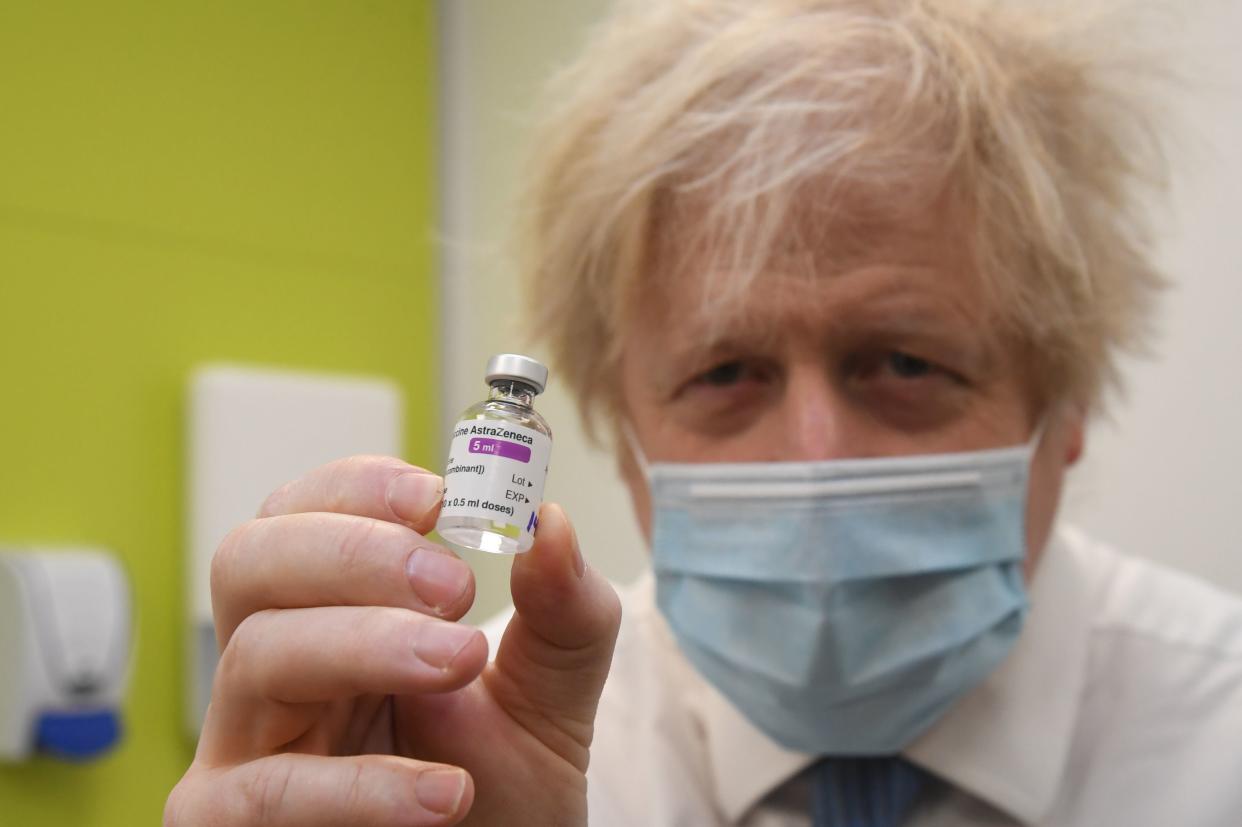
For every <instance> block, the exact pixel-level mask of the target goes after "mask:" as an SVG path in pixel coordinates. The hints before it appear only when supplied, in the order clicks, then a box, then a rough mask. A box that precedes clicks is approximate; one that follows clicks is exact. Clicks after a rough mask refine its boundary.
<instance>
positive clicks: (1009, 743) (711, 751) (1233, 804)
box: [493, 529, 1242, 827]
mask: <svg viewBox="0 0 1242 827" xmlns="http://www.w3.org/2000/svg"><path fill="white" fill-rule="evenodd" d="M1030 598H1031V610H1030V612H1029V614H1028V616H1027V621H1026V626H1025V628H1024V630H1023V632H1022V636H1021V637H1020V639H1019V640H1018V642H1017V644H1016V645H1015V647H1014V650H1013V652H1012V653H1011V654H1010V656H1009V657H1008V659H1006V661H1005V662H1004V663H1003V664H1002V665H1001V666H1000V667H999V668H998V669H997V670H996V671H995V672H994V673H993V674H992V675H990V676H989V677H988V678H987V679H986V680H985V681H984V682H983V683H982V684H980V685H979V686H978V687H976V688H975V689H974V690H972V691H971V692H970V693H969V694H968V695H966V696H965V697H964V698H963V699H962V700H961V701H959V702H958V703H957V704H956V705H955V706H954V707H952V708H951V709H950V710H949V712H948V713H947V714H946V715H945V716H944V717H943V718H942V719H941V720H940V721H939V722H937V723H936V725H935V726H933V727H932V729H931V730H930V731H929V732H928V733H926V734H925V735H924V736H923V737H921V738H920V739H919V740H918V741H916V742H915V743H914V744H912V745H911V746H910V748H909V749H907V750H906V752H905V755H906V757H907V758H908V759H909V760H911V761H912V762H914V763H916V764H918V765H920V766H922V767H924V768H925V769H927V770H929V771H930V772H932V773H933V774H935V775H936V776H938V777H940V778H941V779H944V780H945V781H946V782H948V784H949V785H951V788H950V790H949V791H948V792H947V793H945V794H941V795H938V796H933V797H929V799H928V800H927V802H926V803H925V805H924V806H922V807H921V808H920V809H919V810H917V811H916V812H915V813H913V814H912V816H911V818H909V819H908V821H907V824H908V825H909V827H942V826H943V827H948V825H954V827H971V825H988V827H1000V826H1001V825H1038V826H1039V827H1113V825H1125V827H1173V826H1174V825H1175V826H1176V827H1200V826H1202V827H1226V826H1227V825H1242V601H1239V600H1238V599H1237V598H1235V597H1232V596H1230V595H1228V594H1226V593H1225V592H1223V591H1219V590H1217V589H1214V588H1213V587H1211V586H1209V585H1207V584H1204V583H1201V582H1199V581H1196V580H1194V579H1193V578H1190V577H1187V576H1185V575H1182V574H1179V573H1177V572H1174V571H1171V570H1168V569H1163V568H1160V567H1158V566H1156V565H1153V564H1151V563H1147V562H1143V561H1140V560H1136V559H1132V558H1128V557H1125V556H1123V555H1120V554H1118V553H1117V552H1115V551H1113V550H1111V549H1109V548H1106V547H1104V546H1100V545H1097V544H1093V543H1091V542H1089V541H1087V540H1086V539H1085V538H1084V537H1082V536H1081V535H1080V534H1077V533H1076V532H1073V531H1072V530H1069V529H1062V530H1060V531H1058V532H1057V534H1056V536H1055V538H1054V540H1053V541H1052V542H1051V543H1049V545H1048V548H1047V549H1046V550H1045V552H1044V556H1043V558H1042V560H1041V561H1040V564H1039V566H1038V568H1037V572H1036V576H1035V579H1034V582H1033V583H1032V585H1031V594H1030ZM622 601H623V606H624V614H623V619H622V623H621V633H620V636H619V638H618V641H617V649H616V654H615V656H614V659H613V664H612V671H611V673H610V674H609V678H608V682H607V684H606V686H605V688H604V692H603V696H602V697H601V699H600V706H599V713H598V715H597V717H596V721H595V741H594V744H593V746H592V749H591V764H590V769H589V770H588V773H587V778H588V783H589V786H588V790H589V792H588V798H589V802H588V803H589V811H590V824H591V827H638V826H639V825H641V827H664V826H665V825H670V826H671V825H687V827H711V826H712V825H737V827H778V826H779V827H795V825H796V826H797V827H803V826H804V825H808V824H809V823H810V820H809V817H808V815H806V813H807V809H808V806H809V805H808V801H809V798H808V796H809V791H808V790H807V789H806V788H805V785H802V786H799V783H798V782H797V781H794V782H793V783H792V784H787V783H786V782H790V780H791V779H794V778H795V777H796V776H798V774H799V773H800V772H801V771H802V770H804V769H805V768H806V767H808V766H809V765H810V764H811V763H813V762H814V761H815V757H814V756H809V755H803V754H798V753H793V752H790V751H788V750H786V749H783V748H782V747H780V746H779V745H777V744H776V743H775V742H773V741H772V740H771V739H769V738H768V737H767V736H766V735H764V734H763V733H761V732H759V731H758V730H757V729H755V728H754V727H753V726H752V725H751V724H750V723H749V722H748V721H747V720H746V719H745V718H744V717H742V715H741V713H739V712H738V711H737V710H736V709H734V708H733V707H732V705H731V704H729V702H728V701H726V700H725V699H724V698H723V697H722V696H721V695H720V694H719V693H718V692H717V691H716V690H715V689H714V688H713V687H712V686H710V685H709V684H708V683H707V682H706V681H704V680H703V679H702V678H701V677H700V676H699V675H698V674H697V672H695V670H694V668H693V667H692V666H691V665H690V664H689V663H688V662H687V661H686V659H685V658H684V657H683V656H682V655H681V653H680V652H679V650H678V648H677V646H676V643H675V642H674V640H673V637H672V635H671V632H670V631H669V629H668V627H667V626H666V625H665V623H664V621H663V618H662V617H661V615H660V614H659V611H658V610H657V609H656V606H655V601H654V586H653V580H652V578H651V575H650V574H649V573H648V574H647V575H645V576H644V577H643V578H641V579H640V580H639V582H638V583H637V584H635V585H634V586H633V587H630V588H628V589H626V590H624V591H623V592H622ZM493 651H494V650H493Z"/></svg>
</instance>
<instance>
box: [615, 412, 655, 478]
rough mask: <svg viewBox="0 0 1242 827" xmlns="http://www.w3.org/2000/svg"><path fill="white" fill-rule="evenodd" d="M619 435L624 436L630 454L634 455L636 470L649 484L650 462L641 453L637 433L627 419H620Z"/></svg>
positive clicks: (641, 449) (641, 448)
mask: <svg viewBox="0 0 1242 827" xmlns="http://www.w3.org/2000/svg"><path fill="white" fill-rule="evenodd" d="M621 435H622V437H624V438H625V442H626V444H627V445H629V447H630V454H631V455H632V456H633V457H634V462H635V464H636V465H638V470H639V471H640V472H641V473H642V475H643V479H645V480H647V484H648V485H650V484H651V464H650V463H648V462H647V455H646V454H644V453H643V446H641V445H639V444H638V435H637V434H635V433H634V426H633V425H631V424H630V421H629V420H628V419H623V420H621Z"/></svg>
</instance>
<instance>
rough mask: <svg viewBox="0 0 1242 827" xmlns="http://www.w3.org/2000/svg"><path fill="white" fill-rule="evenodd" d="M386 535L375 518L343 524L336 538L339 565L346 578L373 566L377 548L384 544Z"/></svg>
mask: <svg viewBox="0 0 1242 827" xmlns="http://www.w3.org/2000/svg"><path fill="white" fill-rule="evenodd" d="M384 540H385V537H384V536H383V532H382V531H381V529H380V524H379V523H378V522H376V521H375V520H369V519H365V518H357V519H353V520H349V521H347V522H346V523H345V524H344V525H343V526H341V529H340V531H339V532H338V534H337V538H336V543H335V546H336V553H337V565H338V568H339V572H340V575H341V576H342V577H343V578H345V579H347V580H348V579H350V578H352V577H353V576H355V575H357V574H359V573H361V572H365V571H366V570H367V569H369V568H373V567H374V566H373V562H372V561H373V560H374V559H375V556H376V550H377V549H378V548H380V547H382V546H383V545H384Z"/></svg>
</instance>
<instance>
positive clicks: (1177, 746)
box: [166, 0, 1242, 827]
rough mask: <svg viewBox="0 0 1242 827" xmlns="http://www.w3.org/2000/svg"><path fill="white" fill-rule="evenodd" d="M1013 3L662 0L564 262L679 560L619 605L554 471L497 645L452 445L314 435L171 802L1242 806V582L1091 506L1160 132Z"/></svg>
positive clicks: (777, 809)
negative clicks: (1095, 447) (1089, 444)
mask: <svg viewBox="0 0 1242 827" xmlns="http://www.w3.org/2000/svg"><path fill="white" fill-rule="evenodd" d="M1015 5H1016V4H994V5H987V6H984V5H979V4H975V3H969V2H964V1H962V2H959V1H957V0H940V2H931V0H926V1H925V2H917V0H774V1H773V2H765V3H755V2H753V0H750V1H749V2H743V1H742V0H718V2H702V0H669V1H668V2H661V3H656V2H650V3H644V4H638V5H634V6H633V7H632V8H625V9H622V10H620V11H619V12H618V13H617V14H616V15H615V16H614V18H613V19H611V20H610V21H609V23H608V25H607V26H605V28H604V29H602V30H601V32H600V33H599V35H598V37H597V38H596V40H595V41H594V42H593V43H592V44H591V45H590V47H589V48H588V49H587V50H586V52H585V55H584V57H583V59H582V60H581V61H580V62H579V63H578V64H576V65H575V66H573V67H570V69H569V70H567V72H566V73H565V74H564V75H563V77H562V78H561V80H560V82H559V85H558V86H557V87H555V89H554V91H553V94H552V99H553V100H554V101H556V106H555V108H554V110H553V111H552V112H551V113H550V115H549V117H548V118H547V120H546V123H545V130H544V132H543V133H542V136H541V139H540V140H539V141H538V145H539V146H540V157H539V158H538V159H537V163H536V164H534V165H533V167H532V182H533V183H532V188H531V192H530V197H529V202H528V205H527V206H528V209H527V210H526V215H527V217H528V218H529V219H530V225H529V227H528V228H527V231H526V233H525V238H526V240H527V242H528V253H529V256H528V259H527V261H526V264H525V267H526V269H527V272H528V275H529V277H530V278H531V279H532V280H533V284H534V286H535V289H534V290H533V291H532V292H533V293H534V294H537V295H538V296H539V297H540V301H541V315H540V318H539V319H538V325H539V328H540V332H541V334H542V335H543V336H544V337H545V338H546V339H547V341H548V342H549V344H550V345H551V348H552V350H553V352H554V354H555V355H556V357H557V366H558V368H559V369H560V371H561V376H562V381H566V382H568V384H569V385H570V386H571V387H572V388H573V389H574V391H575V392H576V393H577V395H578V398H579V400H580V402H581V405H582V409H583V413H584V415H585V416H586V418H587V420H588V422H589V423H593V424H594V425H596V426H597V427H598V426H601V425H602V426H603V427H604V428H605V429H606V430H607V432H608V433H609V434H610V435H613V436H615V437H616V440H615V444H616V445H617V446H618V459H619V462H620V463H621V466H622V469H623V472H624V473H625V475H626V478H627V480H628V482H629V485H630V488H631V491H632V494H633V498H634V502H635V509H636V513H637V515H638V519H639V520H640V522H641V524H642V526H643V528H644V530H645V531H646V533H647V536H648V538H649V540H650V542H651V546H652V564H653V572H654V575H653V576H650V577H647V578H644V579H643V580H642V581H640V583H639V584H638V585H637V586H636V587H635V588H634V589H632V590H630V591H628V592H627V593H626V594H625V595H624V598H623V603H624V606H625V611H624V617H625V620H624V622H621V621H620V613H619V611H618V609H619V603H618V600H617V596H616V595H615V593H614V592H613V590H612V589H611V588H610V587H609V585H608V584H607V583H605V582H604V581H603V580H602V579H601V578H600V577H599V576H598V575H597V574H596V573H595V572H593V571H592V570H591V569H590V568H589V567H586V566H585V565H584V563H583V560H582V556H581V553H580V551H579V550H578V548H577V544H576V541H575V539H574V536H573V532H572V529H571V528H570V526H569V523H568V521H567V520H566V519H565V517H564V514H563V513H561V511H560V509H559V508H557V507H556V506H547V507H545V508H544V510H543V512H542V513H541V523H540V529H539V532H538V536H537V542H536V546H535V548H534V549H533V550H532V552H531V553H529V554H527V555H522V556H520V557H519V558H518V559H517V560H516V561H515V563H514V568H513V580H512V591H513V598H514V605H515V612H514V614H513V615H512V617H511V618H508V619H505V620H503V621H501V623H500V626H499V627H498V629H499V628H501V627H503V636H500V635H499V634H497V635H494V636H493V644H494V651H495V658H494V661H493V662H492V663H490V664H488V663H487V651H488V647H487V645H485V641H484V638H483V636H482V635H481V634H480V633H479V632H477V631H475V630H472V629H468V628H465V627H462V626H460V625H458V624H455V623H454V622H453V621H454V620H455V619H457V618H459V617H460V616H461V615H462V614H463V613H464V612H465V610H466V608H467V607H468V606H469V603H470V600H471V598H472V594H473V588H472V580H471V578H470V574H469V571H468V569H467V568H466V567H465V566H464V565H463V564H462V563H461V562H460V561H458V560H456V559H455V558H454V557H452V556H451V555H449V554H448V553H447V552H445V551H444V550H442V549H440V548H438V547H436V546H435V545H434V544H433V543H431V542H430V541H428V540H426V539H424V537H423V533H425V532H426V531H428V530H429V529H430V527H431V526H432V525H433V524H434V521H435V514H436V511H437V509H438V502H439V493H440V491H441V482H440V480H439V478H438V477H436V476H434V475H433V474H430V473H427V472H423V471H420V470H419V469H414V468H411V467H410V466H407V465H405V464H403V463H400V462H399V461H396V460H391V459H383V458H365V457H364V458H354V459H350V460H345V461H342V462H339V463H335V464H333V465H330V466H327V467H325V468H322V469H319V470H317V471H315V472H312V473H311V474H309V475H308V476H307V477H305V478H303V479H301V480H298V481H295V482H293V483H291V484H289V485H288V486H286V487H285V488H283V489H281V490H280V491H278V492H276V493H275V494H273V495H272V497H270V498H269V499H268V501H267V502H266V503H265V504H264V506H263V508H262V510H261V512H260V516H259V518H258V519H256V520H254V521H252V522H250V523H247V524H246V525H244V526H241V527H239V528H238V529H237V530H236V531H235V532H233V533H232V534H231V535H230V537H229V538H228V539H226V540H225V542H224V543H223V544H222V546H221V548H220V550H219V551H218V553H217V557H216V561H215V564H214V567H213V599H214V601H215V609H216V620H217V629H218V633H219V636H220V644H221V647H222V650H223V654H222V659H221V663H220V669H219V673H218V675H217V681H216V687H215V692H214V696H213V702H212V707H211V709H210V711H209V714H208V718H207V722H206V724H205V726H204V730H203V736H202V739H201V741H200V745H199V751H198V754H197V756H196V759H195V762H194V765H193V766H192V767H191V768H190V770H189V771H188V772H187V774H186V776H185V778H184V779H183V780H182V782H181V783H180V784H179V785H178V787H177V789H176V790H174V793H173V795H172V796H170V799H169V804H168V808H167V814H166V822H168V823H169V824H178V825H180V824H200V823H220V824H286V823H287V824H298V825H313V824H340V823H350V824H362V823H367V824H371V823H374V824H389V823H392V824H420V825H423V824H426V825H432V824H437V825H438V824H453V823H477V824H505V825H511V824H519V825H520V824H531V825H546V824H584V823H587V820H588V815H589V820H590V823H591V824H593V825H637V824H642V825H647V824H659V825H663V824H688V825H712V824H738V825H747V826H748V827H750V826H751V825H775V824H781V825H786V824H788V825H796V824H798V825H800V824H812V823H813V824H816V825H844V824H850V825H896V824H908V825H936V824H967V825H974V824H980V825H983V824H986V825H998V824H1028V825H1058V827H1062V826H1064V825H1098V824H1127V825H1145V824H1152V825H1155V824H1161V825H1163V824H1168V823H1178V824H1202V825H1216V824H1227V823H1230V822H1231V820H1233V819H1235V818H1236V811H1237V810H1238V806H1239V804H1240V803H1242V797H1240V795H1239V793H1238V792H1237V790H1236V784H1235V782H1233V781H1232V779H1236V778H1237V777H1239V775H1240V771H1242V750H1239V749H1238V748H1237V746H1236V745H1237V744H1239V743H1242V608H1240V607H1239V605H1238V603H1237V601H1235V600H1234V599H1232V598H1229V597H1227V596H1225V595H1223V594H1221V593H1219V592H1216V591H1213V590H1212V589H1210V588H1209V587H1207V586H1204V585H1202V584H1198V583H1195V582H1193V581H1190V580H1189V579H1187V578H1183V577H1181V576H1179V575H1176V574H1173V573H1170V572H1166V571H1161V570H1158V569H1156V568H1155V567H1152V566H1149V565H1146V564H1142V563H1139V562H1137V561H1133V560H1129V559H1127V558H1124V557H1122V556H1120V555H1118V554H1116V553H1115V552H1113V551H1111V550H1109V549H1107V548H1103V547H1100V546H1097V545H1094V544H1092V543H1091V542H1089V541H1087V540H1086V539H1085V538H1082V537H1080V536H1078V535H1076V534H1074V533H1073V532H1072V531H1071V530H1069V529H1067V528H1064V527H1058V526H1057V525H1056V511H1057V504H1058V501H1059V498H1060V491H1061V484H1062V480H1063V477H1064V474H1065V472H1066V470H1067V469H1068V468H1069V467H1070V466H1071V465H1072V464H1073V463H1074V462H1075V461H1076V460H1077V459H1078V457H1079V456H1080V454H1081V452H1082V449H1083V433H1084V428H1085V423H1086V420H1087V417H1088V416H1089V414H1090V413H1091V412H1092V411H1094V410H1096V409H1098V408H1099V406H1100V404H1101V401H1102V399H1103V396H1104V394H1105V392H1106V390H1107V389H1108V387H1109V386H1110V384H1111V383H1113V382H1114V381H1115V378H1116V377H1115V372H1116V368H1115V360H1116V357H1117V355H1118V353H1119V352H1120V351H1122V350H1124V349H1126V348H1132V347H1135V346H1136V345H1138V344H1140V342H1141V337H1142V333H1143V330H1144V326H1145V322H1146V318H1147V313H1148V310H1149V305H1150V303H1151V299H1152V293H1153V292H1154V289H1155V287H1156V286H1157V285H1158V284H1159V281H1160V278H1159V276H1158V274H1157V273H1156V271H1155V270H1154V269H1153V266H1152V265H1151V263H1150V262H1149V261H1148V260H1147V255H1146V252H1147V238H1148V236H1147V231H1146V228H1145V226H1144V224H1143V222H1142V220H1141V214H1140V210H1139V204H1138V193H1139V188H1140V184H1142V183H1143V179H1144V178H1145V177H1146V176H1147V175H1148V174H1149V173H1150V172H1151V171H1152V170H1154V169H1158V166H1156V162H1157V160H1158V158H1156V157H1155V156H1153V155H1152V154H1151V153H1150V152H1149V150H1150V148H1151V147H1150V144H1149V143H1147V142H1146V140H1145V136H1146V135H1147V134H1148V133H1147V132H1146V129H1145V121H1144V119H1143V117H1142V115H1141V109H1140V108H1137V107H1135V106H1134V105H1133V103H1132V102H1131V101H1129V99H1128V94H1127V93H1128V90H1127V88H1126V87H1125V86H1124V84H1114V83H1112V82H1110V78H1109V76H1108V73H1107V66H1106V65H1105V64H1104V63H1103V61H1102V60H1101V58H1100V57H1099V56H1098V55H1096V54H1094V52H1093V49H1094V48H1095V47H1096V43H1095V42H1093V41H1092V40H1091V39H1090V38H1086V39H1081V38H1073V37H1070V36H1069V35H1067V34H1066V33H1065V31H1064V30H1063V29H1062V28H1061V27H1058V26H1054V25H1051V24H1050V23H1049V21H1047V20H1045V19H1043V18H1040V17H1037V16H1034V15H1033V14H1032V13H1031V12H1030V11H1029V10H1026V11H1024V10H1022V8H1020V7H1015ZM1123 80H1124V79H1123ZM618 629H620V631H619V634H618ZM614 643H615V653H614ZM610 666H611V673H610V672H609V669H610ZM588 758H589V759H590V760H589V765H590V768H589V770H588ZM463 770H464V771H463ZM588 779H589V781H590V784H589V785H588V783H587V781H588Z"/></svg>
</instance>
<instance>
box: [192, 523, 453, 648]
mask: <svg viewBox="0 0 1242 827" xmlns="http://www.w3.org/2000/svg"><path fill="white" fill-rule="evenodd" d="M211 599H212V610H213V614H214V616H215V620H216V636H217V639H218V641H219V644H220V648H221V649H223V648H224V646H225V645H226V644H227V643H228V640H229V638H230V637H231V636H232V634H233V630H234V629H235V628H237V624H239V623H241V622H242V620H244V619H245V618H246V617H248V616H250V615H251V614H253V613H255V612H257V611H261V610H263V609H295V608H305V607H311V606H395V607H398V608H402V609H413V610H415V611H419V612H424V613H427V614H433V615H436V616H437V617H445V618H449V619H453V620H455V619H457V618H459V617H461V616H462V615H463V614H465V613H466V610H468V609H469V608H470V604H471V603H473V602H474V574H473V573H472V572H471V571H470V567H469V566H468V565H466V564H465V563H463V562H462V561H461V560H459V559H458V558H457V556H456V555H455V554H453V552H451V551H449V550H448V549H446V548H443V547H441V546H438V545H436V544H435V543H432V542H431V541H430V540H427V539H426V538H424V537H423V536H422V535H420V534H418V533H417V532H415V531H413V530H412V529H409V528H406V527H405V526H400V525H396V524H395V523H388V522H384V521H382V520H374V519H370V518H367V517H355V516H353V515H349V514H330V513H326V512H318V513H311V514H288V515H282V516H278V517H268V518H265V519H260V520H251V521H250V522H248V523H243V524H242V525H240V526H238V527H237V528H235V529H234V530H233V531H231V532H230V533H229V535H228V536H227V537H225V538H224V541H223V542H221V544H220V547H219V548H218V549H216V553H215V556H214V557H213V558H212V561H211Z"/></svg>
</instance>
